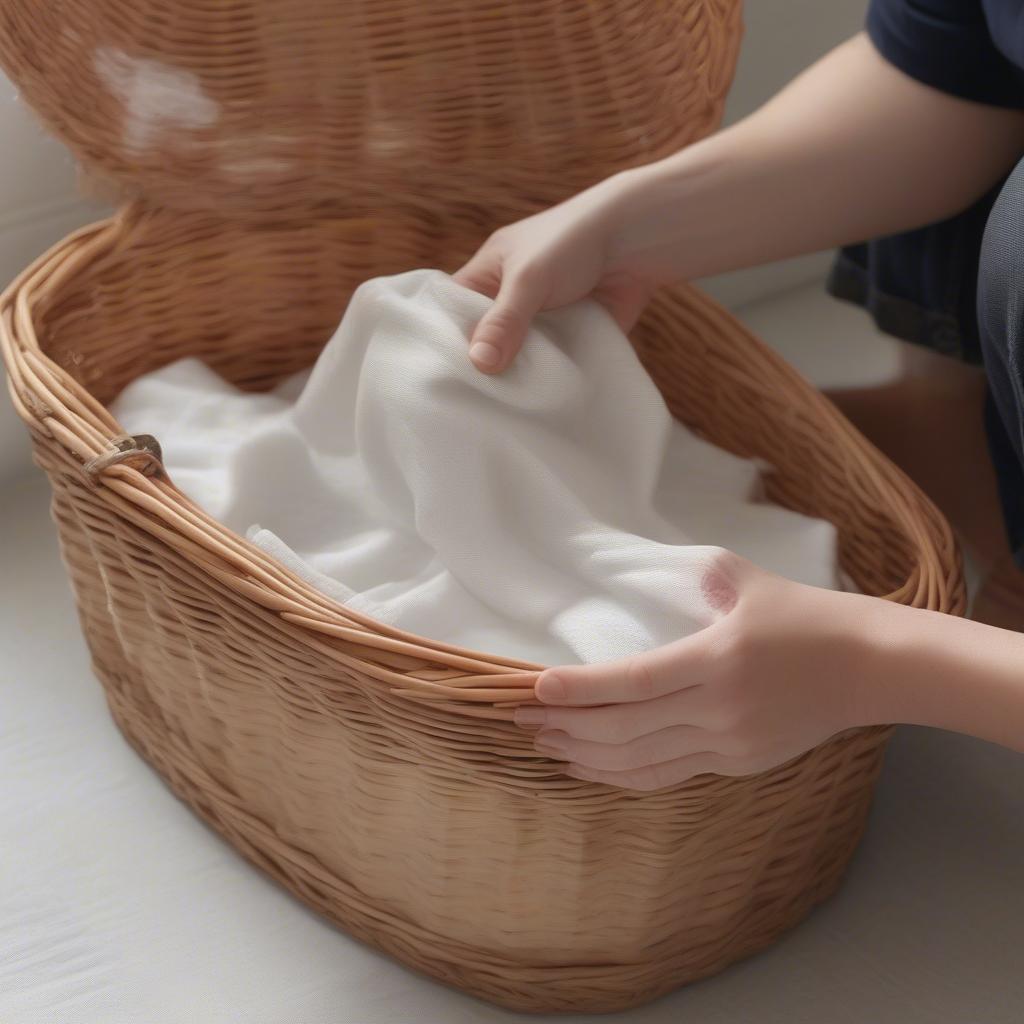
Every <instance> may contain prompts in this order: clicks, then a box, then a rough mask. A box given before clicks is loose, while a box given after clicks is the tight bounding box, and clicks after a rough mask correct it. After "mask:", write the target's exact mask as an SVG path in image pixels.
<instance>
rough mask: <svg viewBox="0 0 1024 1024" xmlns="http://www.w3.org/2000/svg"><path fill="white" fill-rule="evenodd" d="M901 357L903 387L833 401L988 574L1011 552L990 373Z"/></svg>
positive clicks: (919, 356)
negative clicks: (989, 413)
mask: <svg viewBox="0 0 1024 1024" xmlns="http://www.w3.org/2000/svg"><path fill="white" fill-rule="evenodd" d="M901 353H902V354H901V363H902V373H901V376H900V377H899V378H898V379H896V380H894V381H892V382H890V383H888V384H885V385H883V386H881V387H875V388H856V389H847V390H838V391H832V392H829V398H831V399H832V401H833V402H835V404H836V405H837V406H838V407H839V409H840V410H841V411H842V412H843V413H844V414H845V415H846V416H847V417H848V418H849V419H850V421H851V422H852V423H853V424H854V425H855V426H856V427H857V428H858V429H859V430H860V431H861V433H863V434H864V436H865V437H867V439H868V440H869V441H871V442H872V444H874V445H875V446H876V447H878V448H879V449H881V451H883V452H884V453H885V454H886V455H888V456H889V458H890V459H892V461H893V462H895V463H896V465H897V466H899V467H900V469H902V470H903V471H904V472H905V473H906V474H907V475H908V476H909V477H910V478H911V479H912V480H913V481H914V482H915V483H916V484H917V485H918V487H920V488H921V490H923V491H924V492H925V494H927V495H928V497H929V498H931V499H932V501H934V502H935V504H936V505H937V506H938V507H939V509H941V511H942V512H943V514H944V515H945V516H946V518H947V519H948V520H949V522H950V524H951V525H952V527H953V529H954V530H955V531H956V533H957V536H958V537H959V538H960V540H961V543H962V544H964V546H965V547H966V548H967V549H968V550H969V551H970V553H971V555H972V556H973V558H974V560H975V562H976V563H977V565H978V568H979V570H980V571H981V573H982V574H987V573H988V571H989V569H990V567H991V566H993V565H999V564H1000V563H1001V562H1002V561H1003V560H1004V559H1005V558H1006V557H1007V553H1008V552H1007V545H1006V540H1005V536H1006V534H1005V527H1004V525H1003V518H1002V509H1001V507H1000V503H999V497H998V490H997V485H996V476H995V470H994V468H993V466H992V460H991V458H990V456H989V453H988V442H987V439H986V436H985V424H984V415H983V410H984V402H985V393H986V384H985V376H984V373H983V371H982V370H981V369H980V368H978V367H975V366H967V365H965V364H964V363H961V362H958V361H956V360H954V359H950V358H949V357H947V356H941V355H937V354H936V353H934V352H930V351H929V350H927V349H923V348H920V347H918V346H914V345H909V344H906V343H904V344H903V345H902V346H901ZM1020 575H1021V576H1024V573H1020ZM1006 578H1007V579H1009V578H1010V577H1009V575H1008V574H1007V576H1006Z"/></svg>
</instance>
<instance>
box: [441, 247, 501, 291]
mask: <svg viewBox="0 0 1024 1024" xmlns="http://www.w3.org/2000/svg"><path fill="white" fill-rule="evenodd" d="M452 280H453V281H455V283H456V284H461V285H462V287H463V288H469V289H470V290H471V291H474V292H479V293H480V294H481V295H486V296H487V298H489V299H493V298H494V297H495V296H496V295H497V294H498V288H499V286H500V285H501V259H500V257H498V256H497V254H496V253H494V252H492V251H491V250H490V248H489V247H488V246H486V245H485V246H484V247H483V248H482V249H478V250H477V253H476V255H475V256H473V257H472V259H470V260H469V261H468V262H467V263H465V264H464V265H463V266H462V267H460V268H459V269H458V270H456V271H455V273H454V274H452Z"/></svg>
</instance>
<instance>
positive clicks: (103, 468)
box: [0, 203, 965, 721]
mask: <svg viewBox="0 0 1024 1024" xmlns="http://www.w3.org/2000/svg"><path fill="white" fill-rule="evenodd" d="M145 216H146V210H145V208H144V207H143V206H142V204H139V203H130V204H128V205H126V206H125V207H123V208H122V209H121V210H120V211H118V212H117V213H116V214H115V215H114V216H112V217H108V218H104V219H102V220H100V221H97V222H94V223H92V224H89V225H87V226H85V227H83V228H80V229H78V230H77V231H74V232H72V233H71V234H70V235H67V236H66V237H65V238H63V239H62V240H60V241H58V242H57V243H56V244H55V245H53V246H52V247H51V248H50V249H48V250H47V251H46V252H44V253H43V254H42V255H40V256H39V257H38V258H37V259H36V260H35V261H33V262H32V263H31V264H30V265H29V266H28V267H27V268H26V269H25V270H24V271H22V273H21V274H19V275H18V276H17V277H16V278H15V279H14V281H12V282H11V284H10V285H8V287H7V288H6V289H5V290H4V291H3V293H2V294H0V354H2V357H3V361H4V364H5V365H6V368H7V372H8V387H9V391H10V394H11V398H12V401H13V403H14V406H15V410H16V411H17V413H18V415H19V417H20V418H21V419H22V420H23V421H24V422H25V424H26V426H27V427H28V429H29V431H30V433H32V434H33V435H34V436H38V437H41V438H45V439H46V440H48V441H50V442H56V445H57V447H58V449H59V450H60V451H61V452H62V455H63V457H64V459H65V460H66V461H67V462H68V463H69V464H70V465H72V466H74V467H76V468H77V469H78V470H79V471H80V472H81V473H82V474H83V475H84V476H85V477H86V479H89V480H90V482H91V483H92V484H93V485H94V486H95V487H96V489H97V491H98V492H99V493H100V494H102V496H103V498H104V499H105V500H106V501H107V503H108V504H109V505H110V506H111V511H112V512H114V513H115V514H118V515H120V516H122V517H125V518H128V519H129V520H130V521H131V522H132V523H133V524H134V525H136V526H139V527H140V528H141V529H143V530H144V531H145V532H146V533H148V534H150V535H151V536H153V537H155V538H156V539H157V540H160V541H162V542H164V543H167V544H169V545H170V546H171V547H172V548H173V549H174V550H175V551H176V552H177V553H179V554H181V555H183V556H184V557H186V558H187V559H189V560H190V561H191V562H192V563H193V564H195V565H196V566H197V568H199V569H201V570H202V571H205V572H208V573H209V574H210V575H211V576H213V577H214V578H215V579H217V580H218V581H219V582H220V583H222V584H224V585H226V586H227V587H228V588H229V589H231V590H232V591H234V592H235V593H236V594H238V595H239V596H240V597H242V598H243V599H248V600H252V601H254V602H255V603H256V604H257V605H259V606H260V607H262V608H263V609H265V610H267V611H270V612H272V613H276V614H277V615H279V616H280V618H281V619H282V620H283V621H285V622H287V623H289V624H290V625H291V626H292V627H295V628H297V630H298V633H299V635H300V636H301V637H302V639H303V642H305V643H306V644H307V645H309V646H311V647H313V648H315V649H316V650H317V651H318V652H320V653H324V654H327V655H328V656H330V657H331V658H332V659H334V660H336V661H338V662H340V663H341V664H342V665H346V666H348V667H349V668H352V669H355V670H357V671H359V672H360V673H361V674H364V675H368V676H370V677H372V678H374V679H376V680H377V681H379V682H380V683H381V684H384V685H385V686H386V687H387V688H388V689H389V690H390V691H391V692H393V693H394V694H396V695H401V696H404V697H407V698H410V699H413V700H416V701H426V702H428V703H429V704H431V705H433V706H436V707H439V708H440V707H444V708H446V709H448V710H451V711H457V712H458V713H459V714H461V715H468V716H472V717H481V718H489V719H497V720H505V721H511V720H512V718H513V715H514V711H515V708H516V707H518V706H520V705H522V704H529V703H535V698H534V694H533V688H534V684H535V683H536V680H537V677H538V675H539V673H540V672H541V671H542V669H543V668H544V666H542V665H539V664H536V663H533V662H528V661H519V660H516V659H511V658H504V657H498V656H495V655H492V654H488V653H486V652H483V651H477V650H473V649H470V648H465V647H459V646H457V645H451V644H445V643H441V642H439V641H436V640H432V639H430V638H429V637H424V636H420V635H417V634H414V633H410V632H406V631H403V630H399V629H396V628H395V627H392V626H389V625H387V624H384V623H380V622H378V621H376V620H375V619H372V618H370V617H369V616H365V615H362V614H360V613H358V612H355V611H352V610H351V609H349V608H347V607H346V606H344V605H342V604H340V603H338V602H336V601H334V600H333V599H332V598H329V597H327V596H326V595H324V594H322V593H321V592H320V591H318V590H316V589H315V588H314V587H313V586H312V585H311V584H309V583H308V582H306V581H305V580H303V579H302V578H301V577H299V576H297V575H296V574H295V573H293V572H291V571H290V570H288V569H286V568H285V567H284V566H283V565H282V564H281V563H279V562H278V561H277V560H276V559H274V558H272V557H271V556H270V555H268V554H266V553H265V552H264V551H263V550H262V549H261V548H258V547H256V545H254V544H253V543H251V542H250V541H248V540H247V539H245V538H244V537H242V536H240V535H239V534H237V533H235V532H234V531H233V530H230V529H229V528H228V527H226V526H224V525H223V524H221V523H220V522H218V521H217V520H215V519H214V518H212V517H211V516H209V515H208V514H207V513H206V512H204V511H203V510H202V509H201V508H199V507H198V506H197V505H196V504H195V503H194V502H192V501H191V500H190V499H189V498H188V497H187V496H186V495H185V494H183V493H182V492H181V491H180V490H178V488H177V487H176V486H175V485H174V483H173V482H172V481H171V480H170V479H169V477H168V476H167V475H166V474H165V473H163V472H162V465H161V464H160V463H159V461H158V460H153V459H150V460H149V463H148V464H143V463H142V462H140V461H137V460H136V461H135V462H134V464H130V463H131V462H132V460H129V461H127V462H125V461H117V460H110V459H109V456H110V454H111V453H112V452H114V451H116V450H117V444H116V441H117V439H120V440H122V441H123V440H124V438H125V436H126V435H125V431H124V429H123V428H122V427H121V425H120V424H119V423H118V422H117V421H116V419H115V418H114V417H113V416H112V415H111V414H110V413H109V412H108V411H107V409H106V408H105V407H104V406H103V405H102V404H101V403H100V402H99V401H98V400H97V399H95V398H94V397H93V396H92V395H91V394H90V393H89V392H88V391H87V390H86V389H85V387H84V386H83V385H81V384H80V383H79V382H78V381H76V380H75V379H74V378H73V377H72V376H71V375H70V374H69V373H68V372H67V371H65V370H64V369H63V368H62V367H60V366H59V365H58V364H57V363H55V362H54V361H53V360H51V359H50V358H49V357H48V356H47V355H46V354H45V353H44V352H43V351H42V349H41V347H40V344H39V339H38V338H37V336H36V333H35V328H34V323H33V316H32V314H33V309H34V307H35V304H36V303H37V302H39V301H40V300H42V299H44V298H45V297H46V296H47V295H50V294H52V293H53V292H54V291H55V290H57V289H59V287H60V286H61V284H62V283H64V282H65V281H66V280H67V279H68V278H70V277H73V276H74V274H75V273H76V271H78V270H79V269H80V268H81V267H82V266H83V265H84V264H86V263H88V262H89V261H90V260H92V259H94V258H96V257H98V256H101V255H103V254H105V253H107V252H110V251H112V250H113V249H115V248H116V247H117V246H118V245H119V244H120V243H121V241H122V239H123V238H124V237H125V235H126V234H127V232H128V231H129V230H130V229H131V227H133V226H134V225H135V224H136V223H137V222H138V221H139V220H141V219H142V218H144V217H145ZM682 287H684V288H686V289H688V292H687V295H688V297H692V298H693V299H694V300H695V301H696V302H698V303H699V304H701V305H702V306H703V307H704V309H703V310H702V311H705V312H707V313H708V314H709V322H710V323H712V324H714V325H715V326H716V327H718V328H719V329H720V331H721V332H722V333H727V332H732V333H734V334H738V335H741V336H743V337H744V340H745V341H746V343H747V344H753V345H754V346H755V348H756V350H757V353H758V356H759V357H760V358H761V359H762V361H763V362H764V363H765V364H766V366H767V367H768V368H770V369H771V370H773V371H774V372H775V373H776V374H777V375H778V374H781V375H782V377H783V379H785V380H786V383H788V384H790V385H791V386H792V388H793V389H794V390H796V391H798V392H799V393H800V394H801V395H802V397H803V399H804V400H805V401H807V402H808V403H810V404H811V405H813V406H814V412H815V413H816V415H817V416H818V417H820V418H821V419H822V421H823V426H824V427H827V428H829V429H831V430H832V431H833V432H834V436H835V438H836V441H837V442H838V443H840V444H842V445H843V446H844V447H845V449H846V452H847V455H848V456H851V457H853V459H854V460H855V461H856V463H857V467H858V469H860V470H861V471H862V472H863V473H864V474H865V475H866V477H868V478H869V479H871V481H872V483H873V484H874V485H875V488H876V490H877V491H878V492H879V493H880V494H884V495H886V497H887V498H888V502H887V504H888V507H887V508H886V512H887V513H888V514H890V515H891V517H892V518H893V520H894V521H895V522H896V523H897V524H898V525H899V526H900V527H901V528H902V529H903V530H904V531H905V534H906V536H907V539H908V541H909V542H910V543H911V545H912V546H913V553H914V557H915V560H916V565H915V568H914V570H913V571H912V572H911V574H910V576H909V577H908V578H907V579H906V580H905V581H904V583H903V584H902V585H901V586H900V587H899V588H898V589H897V590H895V591H893V592H891V593H889V594H885V595H880V596H881V597H883V599H886V600H891V601H896V602H899V603H902V604H909V605H914V606H917V607H926V608H932V609H934V610H940V611H947V612H952V613H953V614H960V613H962V611H963V606H964V603H965V602H964V593H963V580H962V572H961V566H960V556H959V549H958V547H957V544H956V541H955V538H954V536H953V532H952V530H951V528H950V526H949V524H948V523H947V522H946V520H945V518H944V517H943V516H942V515H941V514H940V513H939V512H938V510H937V509H936V508H935V506H934V505H933V504H932V502H931V501H930V499H928V498H927V497H926V496H925V495H924V494H923V493H922V492H921V491H920V489H919V488H918V487H917V485H916V484H914V483H913V482H912V481H911V480H910V479H909V478H908V477H907V476H906V475H905V474H904V473H903V472H902V470H900V469H898V468H897V467H896V466H895V465H894V464H893V463H891V462H890V461H889V460H888V459H887V458H886V457H885V456H884V455H883V454H882V453H881V452H879V451H878V450H877V449H876V448H875V447H874V446H873V445H871V443H870V442H869V441H868V440H867V439H866V438H864V437H863V436H862V435H861V434H860V433H859V431H857V430H856V428H855V427H854V426H853V425H852V424H851V423H850V422H849V421H848V420H847V419H846V418H845V417H844V416H843V415H842V414H841V413H840V412H839V411H838V409H837V408H836V407H835V406H834V405H833V404H832V402H830V401H829V400H828V399H827V398H826V397H825V396H824V395H823V394H821V392H819V391H818V390H817V389H816V388H814V387H813V386H812V385H811V384H810V383H809V382H808V381H807V380H806V379H805V378H804V377H803V376H802V375H801V374H800V373H799V372H798V371H797V370H795V369H794V368H793V367H792V366H790V365H789V364H788V363H787V362H786V361H785V360H784V359H783V358H782V356H780V355H779V354H777V353H776V352H774V351H773V350H771V349H769V348H768V346H767V345H765V343H764V342H762V341H760V339H758V338H757V337H756V336H755V335H753V334H752V333H751V332H750V331H749V330H747V328H746V327H745V326H744V325H743V324H741V323H740V322H739V321H738V320H737V319H736V318H735V317H733V316H732V314H731V313H729V312H728V311H726V310H725V309H723V308H721V307H720V306H719V305H718V304H717V303H716V302H715V301H714V300H712V299H711V298H710V297H708V296H706V295H704V293H702V292H700V291H699V290H698V289H695V288H693V287H692V286H689V285H684V286H682ZM105 456H107V458H104V457H105ZM90 463H91V464H92V466H90ZM96 467H98V469H97V468H96ZM943 567H948V568H947V569H946V570H945V571H944V568H943ZM338 640H340V641H343V642H344V646H345V647H346V648H347V651H346V650H342V649H340V648H341V646H342V645H339V644H338V643H337V641H338ZM332 641H333V642H332ZM360 647H362V648H366V649H367V657H365V658H364V657H360V656H359V655H358V652H357V651H353V648H360Z"/></svg>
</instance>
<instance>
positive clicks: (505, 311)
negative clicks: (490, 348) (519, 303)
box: [484, 306, 526, 331]
mask: <svg viewBox="0 0 1024 1024" xmlns="http://www.w3.org/2000/svg"><path fill="white" fill-rule="evenodd" d="M525 319H526V318H525V317H524V316H523V314H522V313H520V312H519V311H518V310H517V309H513V308H512V307H511V306H497V307H495V308H494V309H492V310H491V312H490V313H488V314H487V316H486V317H485V319H484V323H485V325H486V326H487V327H489V328H491V329H496V330H499V331H500V330H504V329H506V328H509V327H520V326H522V325H523V323H525Z"/></svg>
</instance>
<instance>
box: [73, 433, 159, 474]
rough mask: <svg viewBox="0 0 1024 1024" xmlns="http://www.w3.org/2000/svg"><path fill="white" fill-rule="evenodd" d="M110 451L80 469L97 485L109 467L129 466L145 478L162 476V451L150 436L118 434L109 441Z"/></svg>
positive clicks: (90, 460) (155, 440)
mask: <svg viewBox="0 0 1024 1024" xmlns="http://www.w3.org/2000/svg"><path fill="white" fill-rule="evenodd" d="M110 444H111V449H110V451H106V452H104V453H103V454H102V455H97V456H95V457H94V458H91V459H89V461H88V462H86V463H85V465H84V466H83V467H82V468H83V470H84V471H85V475H86V477H87V478H88V479H89V481H90V482H92V483H97V482H98V481H99V478H100V476H102V474H103V472H104V470H106V469H109V468H110V467H111V466H129V467H130V468H131V469H137V470H138V471H139V472H140V473H142V474H143V475H145V476H157V475H163V474H164V462H163V451H162V449H161V448H160V442H159V441H158V440H157V439H156V438H155V437H153V435H152V434H119V435H118V436H117V437H112V438H111V439H110Z"/></svg>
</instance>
